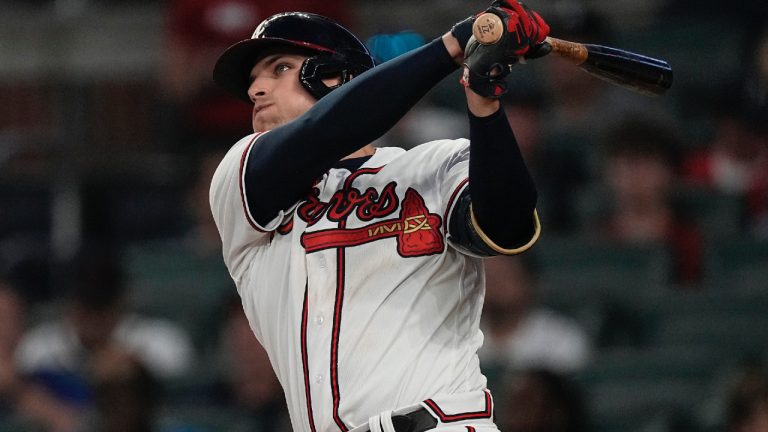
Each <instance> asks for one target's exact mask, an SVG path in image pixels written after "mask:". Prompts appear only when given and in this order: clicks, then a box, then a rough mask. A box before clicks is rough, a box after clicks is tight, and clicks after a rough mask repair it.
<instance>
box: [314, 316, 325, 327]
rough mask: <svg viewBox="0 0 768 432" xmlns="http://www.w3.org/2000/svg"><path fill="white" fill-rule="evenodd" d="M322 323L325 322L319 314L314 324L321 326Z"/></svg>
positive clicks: (323, 317)
mask: <svg viewBox="0 0 768 432" xmlns="http://www.w3.org/2000/svg"><path fill="white" fill-rule="evenodd" d="M324 322H325V316H323V314H319V315H318V316H316V317H315V324H317V325H323V323H324Z"/></svg>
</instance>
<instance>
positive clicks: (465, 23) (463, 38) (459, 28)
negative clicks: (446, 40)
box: [451, 16, 475, 51]
mask: <svg viewBox="0 0 768 432" xmlns="http://www.w3.org/2000/svg"><path fill="white" fill-rule="evenodd" d="M474 23H475V17H474V16H470V17H468V18H466V19H464V20H462V21H459V22H457V23H456V24H454V25H453V27H452V28H451V35H453V37H455V38H456V40H458V41H459V45H460V46H461V49H462V51H463V50H464V49H465V48H466V47H467V42H468V41H469V38H470V37H471V36H472V24H474Z"/></svg>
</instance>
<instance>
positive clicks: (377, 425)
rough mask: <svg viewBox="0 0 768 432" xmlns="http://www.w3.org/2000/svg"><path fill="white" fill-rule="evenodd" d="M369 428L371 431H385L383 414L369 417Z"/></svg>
mask: <svg viewBox="0 0 768 432" xmlns="http://www.w3.org/2000/svg"><path fill="white" fill-rule="evenodd" d="M368 429H370V431H371V432H384V431H382V430H381V415H375V416H373V417H371V418H369V419H368Z"/></svg>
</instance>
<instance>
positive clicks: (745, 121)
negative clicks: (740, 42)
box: [683, 87, 768, 195]
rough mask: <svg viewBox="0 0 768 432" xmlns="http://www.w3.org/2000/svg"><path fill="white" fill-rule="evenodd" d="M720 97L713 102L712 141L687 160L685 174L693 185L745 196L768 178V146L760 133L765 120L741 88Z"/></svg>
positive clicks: (722, 92) (726, 92)
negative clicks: (742, 92) (751, 104)
mask: <svg viewBox="0 0 768 432" xmlns="http://www.w3.org/2000/svg"><path fill="white" fill-rule="evenodd" d="M720 94H721V96H720V97H719V98H717V100H715V101H713V103H712V106H713V110H714V112H713V117H714V118H713V123H714V131H713V135H712V139H711V140H710V142H709V143H707V144H706V145H705V146H704V148H702V149H700V150H698V151H695V152H694V153H692V154H691V155H690V156H689V157H687V158H686V160H685V161H684V165H683V174H684V178H685V179H686V180H687V181H689V182H691V183H693V184H696V185H700V186H704V187H707V188H711V189H712V190H714V191H717V192H721V193H726V194H734V195H744V194H746V193H747V192H748V191H749V190H750V189H752V188H754V187H755V186H756V185H757V184H758V183H760V182H761V181H765V177H766V176H768V174H766V173H767V172H768V171H767V170H768V146H766V144H768V143H766V142H765V141H764V140H761V135H763V134H764V132H763V133H762V134H761V131H760V129H765V127H766V126H765V124H764V123H765V121H766V119H765V118H757V117H756V114H757V113H756V112H754V110H755V109H756V108H755V107H751V106H749V105H748V104H747V101H745V100H744V99H743V98H742V97H741V96H740V92H739V89H738V88H735V87H729V88H727V89H724V90H722V91H721V93H720ZM763 136H764V135H763Z"/></svg>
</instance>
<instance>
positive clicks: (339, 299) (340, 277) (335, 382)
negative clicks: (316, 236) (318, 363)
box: [331, 220, 349, 432]
mask: <svg viewBox="0 0 768 432" xmlns="http://www.w3.org/2000/svg"><path fill="white" fill-rule="evenodd" d="M346 224H347V223H346V221H345V220H342V221H339V229H340V230H343V229H344V227H345V226H346ZM336 257H337V263H336V304H335V306H334V308H333V332H332V336H331V393H332V394H333V421H334V422H336V425H338V426H339V429H341V430H342V432H347V431H348V430H349V429H348V428H347V426H345V425H344V422H343V421H341V417H340V416H339V405H340V403H341V402H340V399H341V395H340V392H339V333H340V331H341V308H342V306H343V305H344V248H339V250H338V251H337V253H336Z"/></svg>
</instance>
